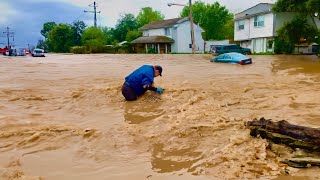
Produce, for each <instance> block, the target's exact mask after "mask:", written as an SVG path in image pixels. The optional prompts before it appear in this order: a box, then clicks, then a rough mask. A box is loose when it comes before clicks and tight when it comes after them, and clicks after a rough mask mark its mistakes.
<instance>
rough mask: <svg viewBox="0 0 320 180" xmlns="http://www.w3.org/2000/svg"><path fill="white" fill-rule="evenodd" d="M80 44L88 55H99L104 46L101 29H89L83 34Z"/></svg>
mask: <svg viewBox="0 0 320 180" xmlns="http://www.w3.org/2000/svg"><path fill="white" fill-rule="evenodd" d="M81 42H82V44H83V45H84V46H85V47H86V49H87V51H88V52H89V53H101V52H103V48H104V45H105V37H104V34H103V32H102V30H101V29H99V28H96V27H89V28H87V29H86V30H85V31H84V32H83V34H82V38H81Z"/></svg>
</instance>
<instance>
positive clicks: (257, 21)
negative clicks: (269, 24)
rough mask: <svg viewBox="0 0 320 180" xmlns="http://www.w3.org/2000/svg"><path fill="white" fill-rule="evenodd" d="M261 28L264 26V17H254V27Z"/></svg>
mask: <svg viewBox="0 0 320 180" xmlns="http://www.w3.org/2000/svg"><path fill="white" fill-rule="evenodd" d="M263 26H264V16H255V17H254V27H263Z"/></svg>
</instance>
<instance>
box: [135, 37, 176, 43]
mask: <svg viewBox="0 0 320 180" xmlns="http://www.w3.org/2000/svg"><path fill="white" fill-rule="evenodd" d="M131 43H132V44H146V43H174V40H173V39H171V38H168V37H166V36H142V37H139V38H137V39H135V40H133V41H132V42H131Z"/></svg>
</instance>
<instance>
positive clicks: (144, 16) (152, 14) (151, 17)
mask: <svg viewBox="0 0 320 180" xmlns="http://www.w3.org/2000/svg"><path fill="white" fill-rule="evenodd" d="M163 19H164V15H163V14H161V12H160V11H153V10H152V8H151V7H144V8H142V9H141V10H140V12H139V14H138V16H137V17H136V22H137V25H138V27H142V26H144V25H145V24H148V23H150V22H154V21H161V20H163Z"/></svg>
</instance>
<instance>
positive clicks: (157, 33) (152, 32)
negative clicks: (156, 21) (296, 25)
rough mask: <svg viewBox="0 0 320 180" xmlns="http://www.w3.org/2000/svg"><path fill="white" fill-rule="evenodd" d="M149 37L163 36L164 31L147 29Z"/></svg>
mask: <svg viewBox="0 0 320 180" xmlns="http://www.w3.org/2000/svg"><path fill="white" fill-rule="evenodd" d="M148 31H149V36H165V32H164V29H149V30H148Z"/></svg>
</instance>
